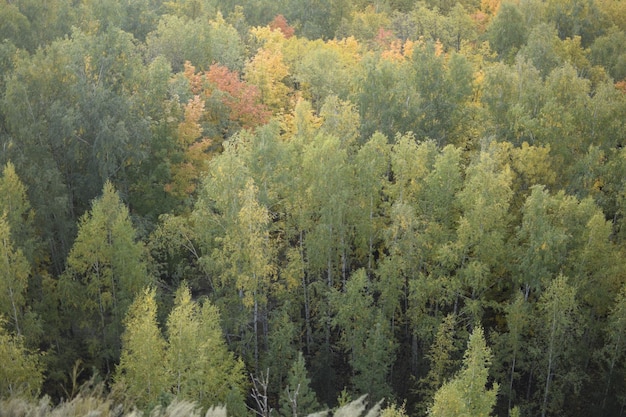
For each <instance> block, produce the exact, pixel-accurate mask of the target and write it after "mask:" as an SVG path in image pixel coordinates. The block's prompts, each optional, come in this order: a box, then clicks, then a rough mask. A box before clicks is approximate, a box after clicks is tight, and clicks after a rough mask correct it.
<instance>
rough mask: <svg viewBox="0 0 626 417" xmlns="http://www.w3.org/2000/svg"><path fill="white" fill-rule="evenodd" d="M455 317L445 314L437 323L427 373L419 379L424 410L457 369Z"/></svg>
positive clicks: (428, 357) (428, 355)
mask: <svg viewBox="0 0 626 417" xmlns="http://www.w3.org/2000/svg"><path fill="white" fill-rule="evenodd" d="M455 327H456V317H455V316H454V315H453V314H449V315H447V316H446V317H445V318H444V319H443V320H442V321H441V323H440V324H439V327H438V328H437V334H436V335H435V340H434V341H433V343H432V345H431V346H430V349H429V351H428V354H427V355H426V358H427V359H428V361H429V370H428V374H426V376H425V377H424V378H422V380H420V385H421V389H420V391H421V394H422V396H423V401H422V402H423V403H424V404H425V407H423V408H424V410H426V409H427V407H429V406H430V405H431V404H432V402H433V399H434V398H435V395H436V393H437V391H439V389H440V388H441V387H442V386H443V385H444V384H445V383H447V382H448V381H450V380H451V379H452V376H453V375H454V373H455V372H456V370H457V369H458V365H459V363H458V359H457V358H455V356H456V353H457V350H458V347H457V346H456V343H455V332H456V329H455Z"/></svg>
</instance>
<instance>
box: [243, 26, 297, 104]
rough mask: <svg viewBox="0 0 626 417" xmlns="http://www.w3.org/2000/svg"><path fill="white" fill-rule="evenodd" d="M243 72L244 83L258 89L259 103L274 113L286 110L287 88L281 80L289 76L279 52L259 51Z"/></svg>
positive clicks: (287, 101)
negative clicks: (259, 93)
mask: <svg viewBox="0 0 626 417" xmlns="http://www.w3.org/2000/svg"><path fill="white" fill-rule="evenodd" d="M272 33H274V32H272ZM244 72H245V74H246V75H245V77H246V81H247V82H249V83H250V84H253V85H256V86H257V87H258V88H259V91H260V92H261V101H262V102H263V103H264V104H265V105H267V106H268V107H269V108H270V109H272V111H273V112H274V113H284V112H285V111H286V110H287V109H288V107H289V88H288V87H287V86H286V85H285V84H284V83H283V80H284V79H285V78H286V77H287V76H288V75H289V68H288V67H287V65H285V63H284V61H283V54H282V52H281V51H280V50H274V51H273V50H271V49H266V48H261V49H259V51H258V52H257V54H256V55H255V56H254V57H253V58H252V59H251V60H250V61H249V62H248V63H247V64H246V68H245V71H244Z"/></svg>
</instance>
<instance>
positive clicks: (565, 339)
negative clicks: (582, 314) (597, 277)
mask: <svg viewBox="0 0 626 417" xmlns="http://www.w3.org/2000/svg"><path fill="white" fill-rule="evenodd" d="M536 307H537V313H538V318H539V320H538V321H537V324H538V326H537V327H538V328H537V330H538V336H539V337H538V338H537V340H536V341H537V343H538V349H537V350H536V351H535V353H534V355H535V360H537V361H538V362H539V364H540V365H539V366H540V373H539V377H540V378H541V377H542V378H543V381H541V380H539V381H540V382H543V383H542V386H543V388H542V389H541V390H540V391H539V392H540V393H541V398H542V399H541V401H540V404H541V405H540V410H541V411H540V412H541V416H542V417H545V416H546V415H548V414H553V413H556V412H558V410H560V409H561V408H562V407H563V404H564V403H563V401H564V400H565V398H566V396H567V395H568V393H569V394H571V393H572V392H575V390H576V386H577V384H579V382H580V378H581V375H580V374H579V372H580V370H579V368H578V366H575V365H574V364H575V361H574V355H576V354H577V352H576V346H577V343H578V341H579V340H580V336H581V333H582V329H581V328H580V327H579V311H578V310H579V302H578V300H577V297H576V288H575V287H573V286H572V285H570V284H569V283H568V279H567V278H566V277H564V276H563V275H559V276H557V277H556V278H555V279H554V280H553V281H552V282H551V283H550V286H549V287H548V288H547V289H546V291H545V292H544V293H543V294H542V296H541V298H540V299H539V302H538V303H537V305H536Z"/></svg>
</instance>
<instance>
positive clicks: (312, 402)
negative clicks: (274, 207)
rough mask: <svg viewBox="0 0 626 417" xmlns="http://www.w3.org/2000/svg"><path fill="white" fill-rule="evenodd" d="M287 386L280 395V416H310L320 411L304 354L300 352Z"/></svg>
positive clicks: (294, 362) (290, 372) (288, 376)
mask: <svg viewBox="0 0 626 417" xmlns="http://www.w3.org/2000/svg"><path fill="white" fill-rule="evenodd" d="M286 382H287V386H286V387H285V389H284V390H283V391H282V392H281V395H280V414H281V416H284V417H300V416H308V415H310V414H313V413H315V412H317V411H319V408H320V405H319V403H318V401H317V398H316V395H315V391H313V390H312V389H311V379H310V378H309V377H308V375H307V370H306V364H305V362H304V356H303V355H302V352H298V356H297V358H296V359H295V360H294V361H293V364H292V365H291V369H290V370H289V374H288V375H287V381H286Z"/></svg>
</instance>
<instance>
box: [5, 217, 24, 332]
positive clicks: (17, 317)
mask: <svg viewBox="0 0 626 417" xmlns="http://www.w3.org/2000/svg"><path fill="white" fill-rule="evenodd" d="M30 273H31V268H30V265H29V263H28V260H27V259H26V257H25V256H24V255H23V253H22V250H21V249H15V248H14V244H13V241H12V236H11V229H10V228H9V224H8V222H7V221H6V214H3V215H1V216H0V306H1V307H0V314H3V315H7V316H8V317H9V320H10V323H9V324H10V327H11V328H12V329H13V330H14V331H15V332H16V333H17V335H18V336H21V335H22V330H21V328H22V323H21V322H22V318H23V315H24V308H25V306H26V298H25V295H26V289H27V287H28V276H29V275H30ZM3 325H4V323H3Z"/></svg>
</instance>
